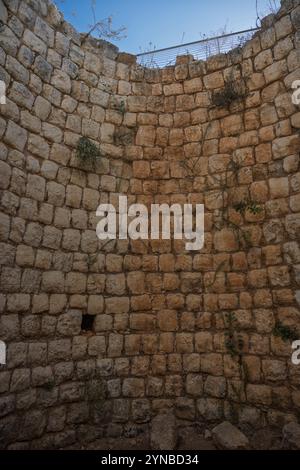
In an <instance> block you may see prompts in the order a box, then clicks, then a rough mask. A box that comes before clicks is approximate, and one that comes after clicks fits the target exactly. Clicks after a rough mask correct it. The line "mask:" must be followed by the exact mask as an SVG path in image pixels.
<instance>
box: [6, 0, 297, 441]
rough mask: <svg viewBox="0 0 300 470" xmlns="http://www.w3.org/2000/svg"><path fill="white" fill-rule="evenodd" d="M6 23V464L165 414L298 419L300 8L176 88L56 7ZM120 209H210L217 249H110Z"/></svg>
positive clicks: (29, 1)
mask: <svg viewBox="0 0 300 470" xmlns="http://www.w3.org/2000/svg"><path fill="white" fill-rule="evenodd" d="M0 15H1V19H2V21H3V24H4V25H3V26H2V29H1V33H0V46H1V49H0V78H1V79H2V80H4V81H5V83H6V89H7V100H6V104H5V105H1V117H0V136H1V143H0V156H1V159H0V170H1V216H0V217H1V233H0V237H1V253H2V254H1V291H2V294H1V296H0V306H1V330H0V333H1V334H0V337H1V340H3V341H4V342H5V343H6V345H7V364H6V365H1V366H0V393H1V395H0V415H1V419H0V446H1V447H2V448H7V447H8V448H10V449H16V448H29V447H30V448H57V447H63V448H65V447H68V446H73V445H76V444H78V443H81V444H82V443H83V444H84V443H86V442H89V441H93V440H95V439H97V438H99V437H102V436H119V435H123V434H125V435H126V433H127V435H129V434H130V433H131V434H132V433H133V434H136V433H139V432H144V431H145V432H146V431H147V429H148V425H149V423H150V422H151V418H152V417H153V416H155V415H157V414H159V413H161V412H164V411H165V410H168V409H171V410H172V411H173V412H174V414H175V416H176V419H177V422H178V426H180V425H181V424H186V423H194V422H200V423H201V422H205V423H210V422H212V423H213V422H215V421H216V422H218V421H221V420H222V419H224V417H225V418H226V419H228V420H230V421H231V422H238V423H239V424H240V425H241V426H242V427H243V426H244V427H249V426H250V427H251V428H254V429H257V428H261V427H263V426H265V425H267V424H269V425H282V424H283V423H285V422H287V421H292V420H297V418H298V415H299V407H300V392H299V383H300V372H299V371H300V370H299V366H295V365H293V364H292V363H291V354H292V348H291V343H292V336H293V333H294V329H297V328H298V331H299V334H300V321H299V289H300V287H299V284H300V277H299V276H300V271H299V269H300V264H299V263H300V249H299V232H300V229H299V226H300V204H299V192H300V173H299V148H300V137H299V128H300V122H299V117H300V113H299V108H297V106H296V105H294V104H293V103H292V83H293V82H294V81H295V80H299V79H300V71H299V55H298V54H299V24H300V7H299V1H298V0H297V1H295V0H294V1H290V0H289V1H284V2H283V3H282V7H281V10H280V12H279V13H278V14H277V15H276V17H274V16H271V17H267V18H266V19H265V20H264V23H263V27H262V30H261V31H260V32H259V33H257V34H256V35H255V36H254V37H253V39H252V40H250V41H249V42H248V43H247V44H246V45H245V46H244V47H243V48H240V49H235V50H234V51H232V52H231V53H229V54H227V55H220V56H215V57H212V58H210V59H208V60H207V61H206V62H201V61H194V60H193V58H191V57H189V56H185V57H178V59H177V63H176V66H174V67H167V68H165V69H162V70H152V69H144V68H143V67H141V66H139V65H137V64H136V58H135V57H134V56H131V55H128V54H124V53H119V52H118V50H117V49H116V48H115V47H114V46H112V45H111V44H108V43H106V42H104V41H96V40H93V39H90V38H88V39H86V38H84V36H83V35H80V34H78V33H77V32H76V31H75V30H74V29H73V28H72V27H71V26H70V25H69V24H67V23H66V22H64V21H63V19H62V17H61V15H60V14H59V12H58V11H57V10H56V9H55V7H54V6H53V5H52V4H50V3H49V2H48V1H45V0H26V1H25V0H23V1H19V0H5V1H4V2H3V1H0ZM232 89H234V95H236V96H232V93H231V95H230V90H231V92H232ZM228 95H229V98H228ZM233 98H235V99H233ZM224 100H225V102H224ZM80 137H88V138H89V139H90V140H91V141H92V142H94V143H95V144H96V145H97V146H99V148H100V151H101V157H100V158H99V159H98V160H97V161H96V162H95V164H93V162H92V163H81V161H80V160H79V159H78V157H77V155H76V148H77V144H78V141H79V139H80ZM119 194H123V195H127V196H128V201H129V202H139V203H143V204H146V205H147V206H149V205H150V204H151V203H154V202H155V203H164V202H165V203H168V204H172V203H180V204H184V203H193V204H196V203H203V204H204V205H205V246H204V248H203V249H202V250H201V251H199V252H197V251H185V245H184V242H183V241H181V240H163V241H159V240H148V241H145V240H136V241H132V240H113V241H110V242H109V243H107V242H100V241H99V240H98V238H97V236H96V231H95V228H96V224H97V222H98V220H99V219H98V218H97V217H96V208H97V207H98V205H99V204H100V203H107V202H110V203H112V204H114V205H116V206H117V200H118V195H119ZM87 315H89V316H93V317H94V319H93V326H92V329H91V330H90V328H89V322H91V321H92V319H91V318H90V317H89V316H87ZM83 317H84V320H83ZM282 325H283V326H285V329H284V328H283V329H282V328H281V329H280V326H281V327H282ZM86 330H88V331H86ZM278 330H280V331H281V333H280V332H279V333H280V334H279V336H278ZM283 330H284V331H285V333H284V332H282V331H283Z"/></svg>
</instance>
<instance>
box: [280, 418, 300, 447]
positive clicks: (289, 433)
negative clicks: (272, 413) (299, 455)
mask: <svg viewBox="0 0 300 470" xmlns="http://www.w3.org/2000/svg"><path fill="white" fill-rule="evenodd" d="M282 434H283V439H284V440H285V442H286V443H288V445H290V446H291V448H292V449H297V450H299V449H300V425H299V424H297V423H288V424H286V425H285V426H284V428H283V430H282Z"/></svg>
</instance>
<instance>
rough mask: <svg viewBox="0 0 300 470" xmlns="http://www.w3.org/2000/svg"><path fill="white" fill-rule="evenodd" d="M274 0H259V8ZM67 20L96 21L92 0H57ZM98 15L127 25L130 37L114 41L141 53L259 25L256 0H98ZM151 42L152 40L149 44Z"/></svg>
mask: <svg viewBox="0 0 300 470" xmlns="http://www.w3.org/2000/svg"><path fill="white" fill-rule="evenodd" d="M269 1H270V0H258V4H259V12H260V13H261V14H262V15H264V14H266V12H267V11H268V4H269ZM56 3H57V4H58V6H59V8H60V10H61V11H62V12H63V14H64V17H65V19H66V20H67V21H69V22H70V23H72V24H73V25H74V26H75V28H76V29H77V30H78V31H80V32H86V31H88V29H89V25H90V24H91V23H93V19H92V18H93V15H92V12H91V8H90V0H56ZM96 14H97V18H99V19H102V18H106V17H108V16H109V15H113V24H114V26H115V27H116V28H117V27H120V26H126V27H127V38H126V39H122V40H121V41H112V42H114V43H115V44H116V45H117V46H118V47H119V49H120V50H121V51H123V52H130V53H133V54H134V53H138V52H144V51H146V50H149V48H151V49H153V48H154V47H153V46H155V48H156V49H158V48H161V47H168V46H173V45H177V44H180V43H181V42H190V41H197V39H200V34H206V35H210V34H211V33H218V32H219V31H220V30H221V29H223V28H224V26H225V25H226V28H227V31H228V32H231V31H240V30H243V29H248V28H250V27H255V22H256V8H255V0H151V1H150V0H149V1H147V0H97V2H96ZM149 43H152V44H151V45H149Z"/></svg>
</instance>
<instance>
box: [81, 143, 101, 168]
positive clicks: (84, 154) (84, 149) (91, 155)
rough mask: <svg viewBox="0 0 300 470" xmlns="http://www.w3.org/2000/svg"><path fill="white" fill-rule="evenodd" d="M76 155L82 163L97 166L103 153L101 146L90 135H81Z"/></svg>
mask: <svg viewBox="0 0 300 470" xmlns="http://www.w3.org/2000/svg"><path fill="white" fill-rule="evenodd" d="M76 157H77V158H78V160H79V161H80V163H81V164H83V165H89V166H92V167H93V168H95V166H96V163H97V161H98V160H99V159H100V157H101V153H100V149H99V147H98V146H97V145H96V144H95V143H94V142H92V141H91V140H90V139H89V138H88V137H80V139H79V140H78V143H77V147H76Z"/></svg>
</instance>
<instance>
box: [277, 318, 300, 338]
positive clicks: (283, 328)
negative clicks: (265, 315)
mask: <svg viewBox="0 0 300 470" xmlns="http://www.w3.org/2000/svg"><path fill="white" fill-rule="evenodd" d="M272 333H273V335H274V336H277V337H280V338H281V339H282V340H283V341H296V340H297V339H299V334H298V333H297V331H296V329H295V328H291V327H290V326H288V325H284V324H283V323H282V322H281V321H280V320H277V321H276V323H275V326H274V328H273V332H272Z"/></svg>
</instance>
